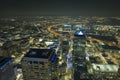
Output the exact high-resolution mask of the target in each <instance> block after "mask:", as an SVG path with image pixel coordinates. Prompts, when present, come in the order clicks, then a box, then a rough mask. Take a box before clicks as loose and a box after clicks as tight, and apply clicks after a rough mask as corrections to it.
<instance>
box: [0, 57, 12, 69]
mask: <svg viewBox="0 0 120 80" xmlns="http://www.w3.org/2000/svg"><path fill="white" fill-rule="evenodd" d="M12 61H13V58H11V57H9V58H5V57H2V56H0V69H3V68H4V67H5V66H7V65H8V64H9V63H11V62H12Z"/></svg>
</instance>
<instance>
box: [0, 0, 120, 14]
mask: <svg viewBox="0 0 120 80" xmlns="http://www.w3.org/2000/svg"><path fill="white" fill-rule="evenodd" d="M0 15H13V16H14V15H72V16H78V15H80V16H120V4H119V0H112V1H111V0H0Z"/></svg>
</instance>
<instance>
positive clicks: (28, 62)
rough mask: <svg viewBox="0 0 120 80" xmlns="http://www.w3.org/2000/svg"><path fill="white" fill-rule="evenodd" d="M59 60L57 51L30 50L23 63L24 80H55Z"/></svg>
mask: <svg viewBox="0 0 120 80" xmlns="http://www.w3.org/2000/svg"><path fill="white" fill-rule="evenodd" d="M57 60H58V59H57V55H56V54H55V50H52V49H30V50H29V52H28V53H27V54H26V55H25V56H24V57H23V59H22V61H21V63H22V71H23V77H24V80H53V78H56V77H57V75H56V71H57ZM56 80H57V79H56Z"/></svg>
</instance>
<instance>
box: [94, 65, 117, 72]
mask: <svg viewBox="0 0 120 80" xmlns="http://www.w3.org/2000/svg"><path fill="white" fill-rule="evenodd" d="M92 67H93V70H95V71H100V72H116V73H117V72H118V69H119V66H117V65H112V64H92Z"/></svg>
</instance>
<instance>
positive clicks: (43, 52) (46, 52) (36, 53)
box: [25, 48, 54, 59]
mask: <svg viewBox="0 0 120 80" xmlns="http://www.w3.org/2000/svg"><path fill="white" fill-rule="evenodd" d="M53 53H54V50H52V49H34V48H32V49H30V50H29V52H28V53H27V54H26V55H25V57H31V58H45V59H48V58H50V57H51V56H52V55H53Z"/></svg>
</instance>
